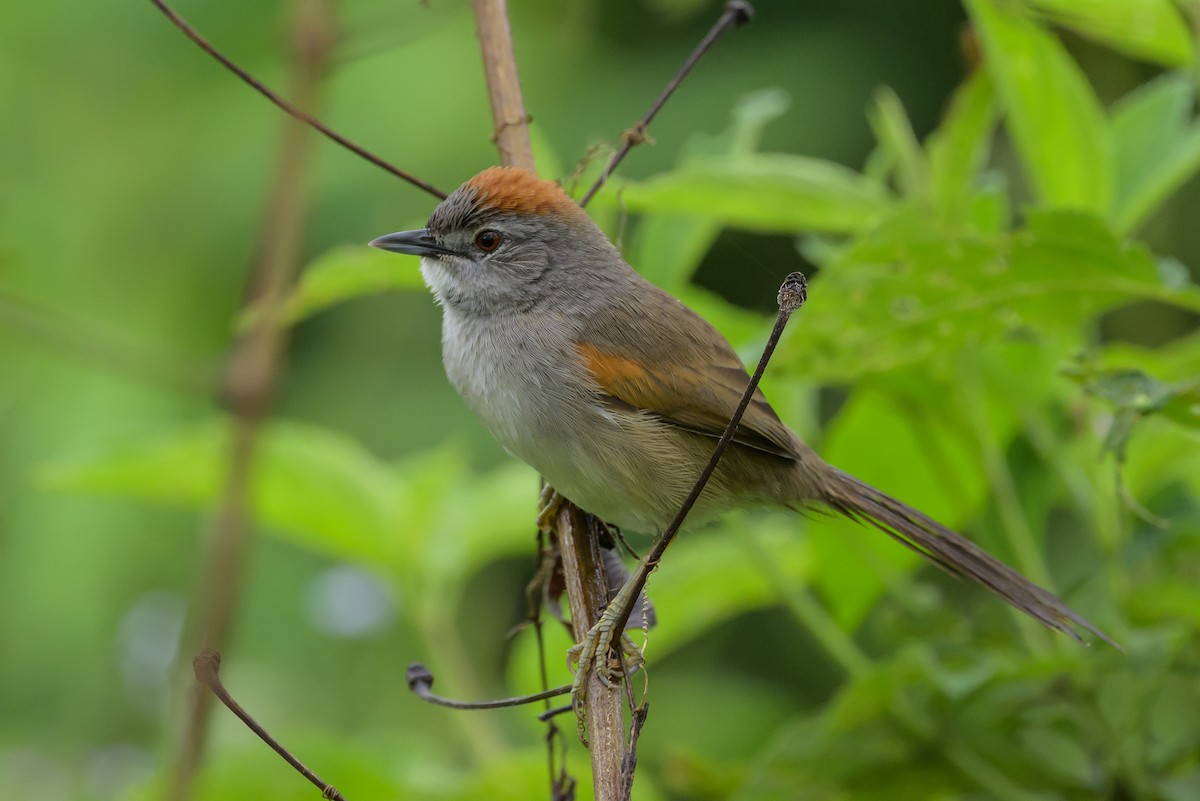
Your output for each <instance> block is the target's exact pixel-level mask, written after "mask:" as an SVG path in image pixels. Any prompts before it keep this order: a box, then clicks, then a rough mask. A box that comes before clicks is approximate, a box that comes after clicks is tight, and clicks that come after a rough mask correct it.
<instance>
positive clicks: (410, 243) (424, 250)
mask: <svg viewBox="0 0 1200 801" xmlns="http://www.w3.org/2000/svg"><path fill="white" fill-rule="evenodd" d="M368 244H370V246H371V247H373V248H379V249H380V250H390V251H392V252H393V253H406V254H408V255H409V256H443V255H447V254H449V255H455V252H454V251H453V250H451V249H450V248H447V247H443V246H442V245H439V244H438V243H437V240H435V239H434V238H433V234H431V233H429V229H428V228H421V229H420V230H417V231H400V232H398V233H395V234H386V235H385V236H381V237H379V238H378V239H372V240H371V241H370V242H369V243H368Z"/></svg>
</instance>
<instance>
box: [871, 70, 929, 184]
mask: <svg viewBox="0 0 1200 801" xmlns="http://www.w3.org/2000/svg"><path fill="white" fill-rule="evenodd" d="M867 119H868V120H869V121H870V123H871V130H873V131H874V132H875V138H876V139H877V140H878V141H879V145H880V147H882V148H883V149H884V150H885V151H887V152H888V153H889V154H890V161H891V163H892V164H893V165H894V167H895V170H896V183H897V185H898V186H899V188H900V193H901V194H902V195H904V196H906V197H921V196H923V195H924V194H925V193H926V191H927V189H928V187H927V184H928V181H929V164H928V163H927V161H926V158H925V153H924V151H922V150H921V145H920V143H919V142H917V135H916V134H915V133H913V129H912V122H911V121H910V120H909V119H908V114H907V113H906V112H905V111H904V104H903V103H901V102H900V98H899V97H898V96H897V95H896V93H895V92H893V91H892V90H891V89H889V88H888V87H886V86H885V87H881V88H880V89H878V90H877V91H876V92H875V98H874V102H873V103H872V105H871V108H870V109H869V110H868V112H867Z"/></svg>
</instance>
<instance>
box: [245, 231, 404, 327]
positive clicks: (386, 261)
mask: <svg viewBox="0 0 1200 801" xmlns="http://www.w3.org/2000/svg"><path fill="white" fill-rule="evenodd" d="M424 287H425V284H424V283H423V281H422V280H421V270H420V268H419V262H418V260H417V259H416V258H415V257H411V256H401V255H399V254H396V253H388V252H386V251H383V250H378V249H376V248H371V247H367V244H366V243H365V242H364V243H363V244H361V245H338V246H337V247H335V248H333V249H332V250H329V251H326V252H325V253H324V254H322V255H321V256H318V257H317V259H316V260H315V261H313V262H312V264H310V265H309V266H308V268H307V269H306V270H305V271H304V273H303V274H302V275H301V276H300V281H299V283H298V284H297V285H296V288H295V289H294V290H293V291H292V294H291V295H290V296H289V297H288V299H287V300H286V301H285V303H284V307H283V319H284V320H285V321H287V322H290V323H294V322H296V321H298V320H303V319H304V318H306V317H311V316H312V315H314V314H316V313H317V312H319V311H323V310H325V309H327V308H329V307H330V306H334V305H336V304H338V303H343V302H345V301H347V300H350V299H352V298H357V297H362V296H364V295H378V294H381V293H383V292H390V291H393V290H397V289H424ZM258 313H261V312H259V311H257V310H256V309H251V310H250V312H249V314H250V315H255V314H258ZM248 319H252V317H250V318H248ZM242 324H243V325H245V324H246V319H243V321H242Z"/></svg>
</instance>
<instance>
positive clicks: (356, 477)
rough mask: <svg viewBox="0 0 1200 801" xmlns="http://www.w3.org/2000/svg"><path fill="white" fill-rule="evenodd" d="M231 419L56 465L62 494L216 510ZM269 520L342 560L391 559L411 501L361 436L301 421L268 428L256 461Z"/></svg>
mask: <svg viewBox="0 0 1200 801" xmlns="http://www.w3.org/2000/svg"><path fill="white" fill-rule="evenodd" d="M230 437H231V433H230V426H229V424H228V421H225V420H214V421H211V422H208V423H205V424H203V425H199V426H194V427H191V428H186V429H183V430H180V431H176V432H173V433H171V434H168V435H166V436H163V437H160V438H158V439H156V440H153V441H151V442H146V443H142V444H137V445H133V446H130V447H128V448H125V449H123V450H122V451H120V452H118V453H115V454H111V455H105V456H100V457H97V458H95V459H92V460H90V461H82V462H76V463H72V464H59V465H52V466H50V467H48V468H47V469H45V470H43V471H42V479H43V481H44V483H45V485H46V486H48V487H49V488H51V489H55V490H59V491H70V492H82V493H88V494H96V495H107V496H116V497H128V498H138V499H142V500H148V501H155V502H159V503H167V504H174V505H180V506H185V507H188V508H193V509H206V510H209V509H213V508H214V507H215V506H216V504H217V502H218V499H219V497H220V495H221V492H222V489H223V484H224V480H225V471H226V469H227V468H226V462H227V460H228V458H229V455H228V451H229V448H230V445H231V442H230ZM254 469H255V474H254V480H253V490H252V506H253V509H254V514H255V516H256V517H257V518H258V519H259V521H260V522H261V523H262V524H263V525H265V526H267V527H268V528H270V529H272V530H274V531H275V532H276V533H279V534H282V535H284V536H285V538H287V539H290V540H292V541H293V542H296V543H297V544H300V545H303V546H305V547H308V548H311V549H312V550H315V551H319V552H322V553H327V554H331V555H333V556H337V557H339V558H348V559H366V560H370V561H375V562H380V561H387V560H388V559H389V558H390V555H391V554H392V553H393V552H394V545H393V543H392V542H391V541H390V538H391V536H392V535H393V533H394V532H393V528H392V521H393V520H394V519H395V518H396V516H397V513H398V510H399V508H400V506H401V504H402V503H403V500H404V499H403V495H402V493H401V492H399V488H398V487H397V485H396V482H395V479H394V477H393V475H392V474H391V472H390V471H389V470H388V468H387V467H385V466H384V465H383V464H381V463H380V462H379V461H377V460H376V459H375V458H374V457H372V456H371V455H370V454H369V453H367V452H366V451H365V450H364V449H363V448H362V447H361V446H360V445H358V444H357V443H356V442H354V441H353V440H350V439H347V438H346V437H343V436H341V435H340V434H335V433H333V432H331V431H328V430H325V429H321V428H317V427H315V426H309V425H303V424H300V423H287V422H275V423H271V424H269V425H267V426H266V427H265V428H264V429H263V431H262V433H261V439H260V442H259V447H258V453H257V455H256V457H255V461H254Z"/></svg>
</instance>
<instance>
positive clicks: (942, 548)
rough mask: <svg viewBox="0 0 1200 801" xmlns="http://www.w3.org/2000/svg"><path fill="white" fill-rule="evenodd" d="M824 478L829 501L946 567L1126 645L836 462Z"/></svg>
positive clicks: (1072, 631)
mask: <svg viewBox="0 0 1200 801" xmlns="http://www.w3.org/2000/svg"><path fill="white" fill-rule="evenodd" d="M825 478H826V479H827V481H826V482H825V491H826V496H825V498H824V502H825V504H827V505H828V506H830V507H831V508H833V509H835V510H836V511H838V512H841V513H842V514H844V515H846V516H847V517H849V518H851V519H853V520H858V521H860V522H866V523H869V524H871V525H872V526H874V527H875V528H877V529H879V530H880V531H882V532H884V533H885V534H887V535H888V536H890V537H892V538H893V539H895V540H897V541H898V542H900V543H902V544H904V545H905V546H907V547H908V548H911V549H912V550H914V551H916V552H917V553H919V554H921V555H922V556H924V557H925V558H926V559H929V560H930V561H931V562H933V563H934V564H936V565H937V566H938V567H940V568H942V569H943V570H945V571H946V572H947V573H951V574H953V575H955V576H960V577H962V578H966V579H971V580H973V581H977V582H979V583H980V584H982V585H983V586H984V587H987V588H988V589H989V590H991V591H992V592H994V593H995V594H996V595H999V596H1000V597H1001V598H1003V599H1004V600H1006V601H1008V602H1009V603H1010V604H1012V605H1013V606H1015V607H1016V608H1017V609H1020V610H1021V611H1022V612H1024V613H1025V614H1027V615H1029V616H1030V617H1033V618H1034V619H1036V620H1039V621H1041V622H1042V623H1044V624H1045V625H1047V626H1049V627H1050V628H1052V629H1057V630H1058V631H1061V632H1063V633H1065V634H1068V635H1070V636H1071V637H1073V638H1074V639H1076V640H1078V641H1079V642H1083V638H1082V637H1080V636H1079V633H1078V632H1077V631H1076V627H1078V628H1081V629H1084V630H1086V631H1090V632H1091V633H1092V634H1095V635H1096V636H1097V637H1099V638H1100V639H1102V640H1104V641H1105V642H1106V643H1108V644H1109V645H1111V646H1113V647H1114V648H1117V649H1120V648H1121V646H1119V645H1117V644H1116V643H1115V642H1113V641H1112V639H1111V638H1109V636H1108V635H1106V634H1105V633H1104V632H1102V631H1101V630H1100V629H1098V628H1096V627H1095V626H1093V625H1092V624H1091V623H1089V622H1088V621H1086V620H1084V619H1083V618H1082V617H1080V616H1079V615H1078V614H1076V613H1075V612H1073V611H1071V609H1070V608H1069V607H1068V606H1067V605H1066V604H1064V603H1063V602H1062V601H1060V600H1059V599H1058V598H1056V597H1054V595H1053V594H1052V593H1050V592H1047V591H1046V590H1044V589H1042V588H1041V587H1039V586H1037V585H1036V584H1034V583H1033V582H1032V581H1030V580H1029V579H1027V578H1025V577H1024V576H1022V575H1021V574H1020V573H1018V572H1017V571H1015V570H1013V569H1012V568H1011V567H1009V566H1008V565H1006V564H1004V563H1003V562H1001V561H999V560H998V559H995V558H994V557H992V556H991V555H989V554H988V553H987V552H986V551H984V550H983V549H982V548H980V547H979V546H978V545H976V544H975V543H973V542H971V541H970V540H968V539H966V538H964V537H963V536H962V535H960V534H957V533H955V532H953V531H951V530H950V529H948V528H946V527H945V526H943V525H942V524H941V523H939V522H937V521H936V520H934V519H933V518H931V517H929V516H928V515H926V514H922V513H921V512H918V511H917V510H916V509H913V508H912V507H911V506H906V505H905V504H903V503H901V502H900V501H898V500H896V499H895V498H892V497H891V496H889V495H886V494H884V493H882V492H880V491H879V490H877V489H875V488H874V487H872V486H870V485H868V484H864V483H863V482H861V481H859V480H858V479H857V478H855V477H854V476H852V475H850V474H849V473H843V472H842V471H841V470H838V469H837V468H834V467H830V468H829V471H828V473H827V474H826V475H825Z"/></svg>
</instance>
